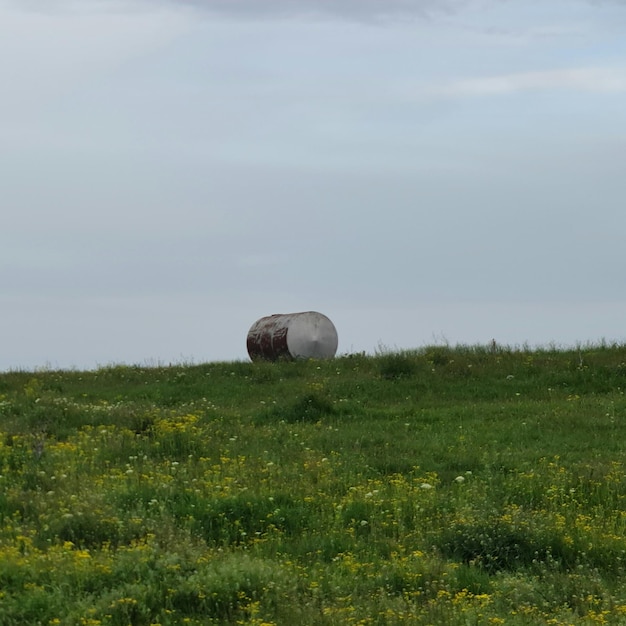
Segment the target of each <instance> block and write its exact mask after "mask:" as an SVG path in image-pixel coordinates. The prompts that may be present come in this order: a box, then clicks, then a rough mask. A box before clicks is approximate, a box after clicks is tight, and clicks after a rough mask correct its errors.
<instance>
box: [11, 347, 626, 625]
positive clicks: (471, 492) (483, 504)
mask: <svg viewBox="0 0 626 626" xmlns="http://www.w3.org/2000/svg"><path fill="white" fill-rule="evenodd" d="M625 387H626V346H624V345H594V346H591V345H590V346H581V347H578V348H576V349H571V350H566V349H556V348H554V349H553V348H546V349H541V350H530V349H524V348H518V349H509V348H506V347H501V346H496V345H494V346H485V347H481V346H460V347H454V348H452V347H447V346H434V347H425V348H422V349H419V350H415V351H401V352H387V351H382V352H380V353H378V354H376V355H374V356H368V355H363V354H355V355H346V356H342V357H339V358H336V359H333V360H329V361H299V362H279V363H246V362H232V363H207V364H199V365H174V366H168V367H160V366H159V367H141V366H123V365H117V366H110V367H103V368H101V369H98V370H94V371H84V372H81V371H48V370H43V371H36V372H24V371H15V372H7V373H3V374H0V624H2V625H3V626H25V625H28V626H31V625H43V626H52V625H62V626H74V625H76V626H78V625H86V626H97V625H103V626H104V625H106V626H128V625H132V626H157V625H161V626H170V625H175V624H176V625H178V624H190V625H212V624H223V625H231V624H232V625H236V624H246V625H254V626H271V625H274V626H296V625H300V626H308V625H311V626H312V625H327V626H334V625H343V624H353V625H363V626H365V625H368V626H369V625H372V626H373V625H380V626H387V625H388V626H392V625H399V624H405V625H428V624H430V625H443V626H468V625H476V626H479V625H497V624H507V625H512V626H522V625H531V624H550V625H552V624H554V625H567V624H572V625H591V624H626V532H625V531H626V449H625V446H624V445H623V442H624V441H626V399H625V397H624V389H625Z"/></svg>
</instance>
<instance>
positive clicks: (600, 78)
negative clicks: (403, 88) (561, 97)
mask: <svg viewBox="0 0 626 626" xmlns="http://www.w3.org/2000/svg"><path fill="white" fill-rule="evenodd" d="M555 89H558V90H571V91H583V92H585V91H586V92H592V93H623V92H625V91H626V68H603V67H598V68H574V69H559V70H547V71H543V72H541V71H540V72H521V73H515V74H504V75H499V76H487V77H480V78H469V79H461V80H457V81H452V82H449V83H446V84H442V85H436V86H432V87H430V88H427V89H425V90H424V95H427V96H431V97H433V96H434V97H443V98H455V97H464V96H466V97H468V96H469V97H471V96H476V97H480V96H498V95H507V94H512V93H519V92H525V91H547V90H555Z"/></svg>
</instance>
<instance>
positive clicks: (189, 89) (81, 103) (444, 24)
mask: <svg viewBox="0 0 626 626" xmlns="http://www.w3.org/2000/svg"><path fill="white" fill-rule="evenodd" d="M0 81H1V85H2V89H1V92H0V93H1V94H2V97H1V98H0V203H1V204H0V210H1V216H2V228H0V320H1V321H2V324H1V325H0V370H7V369H33V368H38V367H53V368H57V367H58V368H94V367H98V366H103V365H109V364H113V363H129V364H156V363H169V362H203V361H215V360H239V359H247V354H246V348H245V340H246V335H247V332H248V329H249V327H250V326H251V325H252V323H253V322H254V321H255V320H257V319H258V318H260V317H263V316H265V315H269V314H272V313H287V312H294V311H308V310H317V311H321V312H322V313H325V314H326V315H328V316H329V317H330V318H331V319H332V320H333V322H334V323H335V326H336V327H337V331H338V334H339V353H349V352H355V351H362V350H364V351H366V352H373V351H375V350H377V349H380V348H381V347H384V348H388V349H409V348H420V347H423V346H424V345H426V344H432V343H441V342H446V341H447V342H449V343H451V344H457V343H465V344H476V343H480V344H486V343H488V342H490V341H491V340H492V339H496V341H498V342H500V343H502V344H509V345H521V344H524V343H528V344H529V345H531V346H540V345H546V344H549V343H555V344H557V345H562V346H569V345H576V344H578V343H586V342H596V341H599V340H601V339H605V340H607V341H619V342H625V341H626V293H625V285H626V282H625V279H624V275H625V270H626V252H625V246H624V235H625V233H626V203H625V202H626V2H624V1H620V0H615V1H610V0H606V1H602V0H597V1H595V2H592V1H588V0H511V1H509V2H502V1H499V0H263V1H259V0H215V1H213V0H187V1H181V0H171V1H168V0H80V1H79V0H75V1H70V0H67V1H63V0H57V1H55V0H0Z"/></svg>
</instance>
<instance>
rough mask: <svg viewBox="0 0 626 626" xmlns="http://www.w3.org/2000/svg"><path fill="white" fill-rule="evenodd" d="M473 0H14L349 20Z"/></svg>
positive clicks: (25, 5) (37, 7)
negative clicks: (185, 8) (51, 0)
mask: <svg viewBox="0 0 626 626" xmlns="http://www.w3.org/2000/svg"><path fill="white" fill-rule="evenodd" d="M471 1H472V0H263V1H260V0H158V1H155V0H90V1H89V2H87V1H85V0H80V1H78V0H59V1H58V2H55V3H54V5H51V3H50V2H48V1H45V2H43V1H42V0H19V3H18V2H17V1H16V0H15V1H14V5H15V6H16V7H18V6H20V7H21V8H22V9H26V10H30V11H38V12H46V13H57V12H85V11H94V10H95V11H103V12H118V11H122V12H129V11H130V12H133V11H135V10H137V9H138V8H139V7H144V8H145V7H149V8H151V9H153V8H154V7H157V6H161V7H167V6H170V7H171V6H176V7H177V8H182V7H187V8H192V9H197V10H200V11H203V12H206V13H210V14H214V15H221V16H224V17H230V18H244V19H246V18H247V19H264V18H276V17H279V18H285V17H325V16H328V17H343V18H347V19H352V20H372V19H385V18H412V17H424V16H428V15H430V14H433V13H441V12H444V13H445V12H449V11H453V10H455V9H456V8H458V7H461V6H463V5H465V4H468V3H469V2H471Z"/></svg>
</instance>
